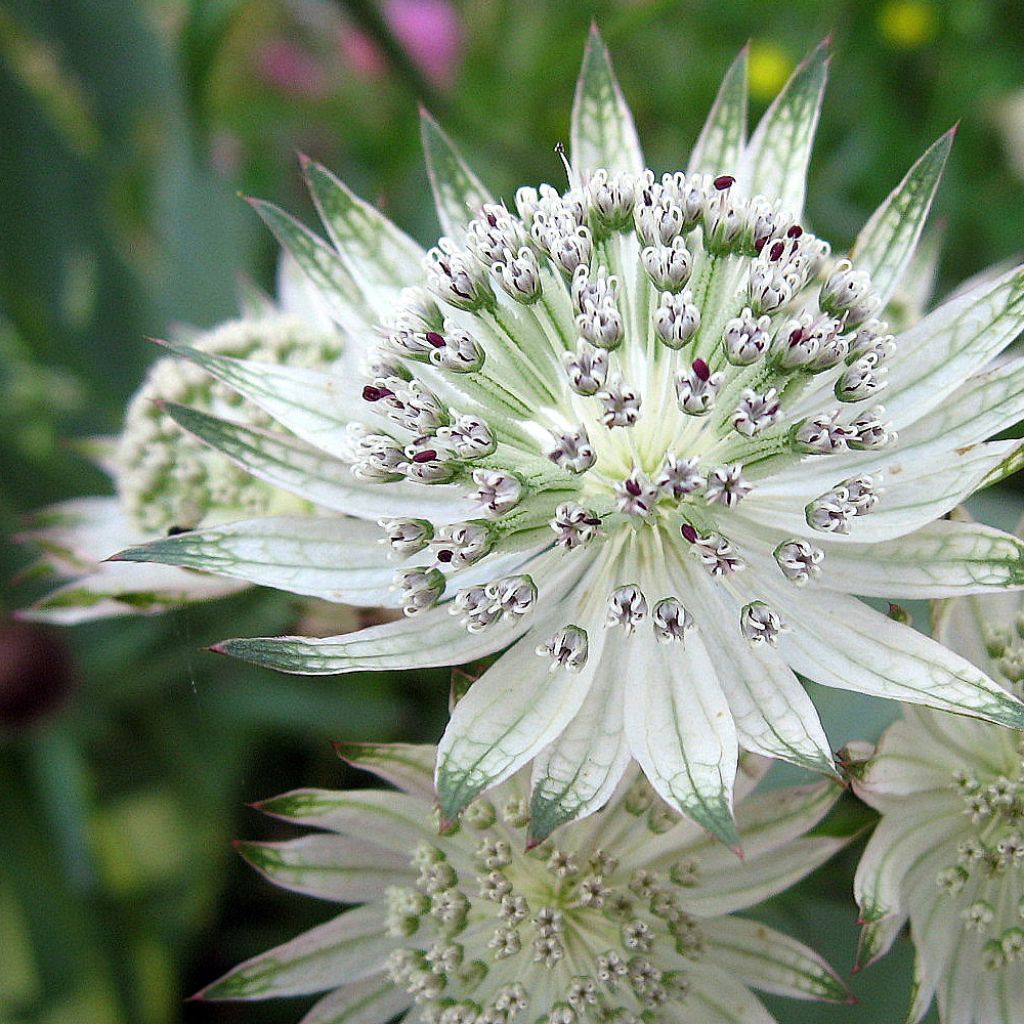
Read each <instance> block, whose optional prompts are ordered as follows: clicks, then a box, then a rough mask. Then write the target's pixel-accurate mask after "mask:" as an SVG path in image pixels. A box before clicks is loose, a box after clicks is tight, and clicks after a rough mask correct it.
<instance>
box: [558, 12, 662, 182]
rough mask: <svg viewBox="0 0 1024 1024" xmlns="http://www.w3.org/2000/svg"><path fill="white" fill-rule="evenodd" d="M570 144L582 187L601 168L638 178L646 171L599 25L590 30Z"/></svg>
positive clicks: (579, 82) (630, 117)
mask: <svg viewBox="0 0 1024 1024" xmlns="http://www.w3.org/2000/svg"><path fill="white" fill-rule="evenodd" d="M569 140H570V145H571V148H572V153H571V155H572V168H573V173H574V174H575V176H576V178H577V181H578V183H580V184H585V183H586V182H587V180H588V179H589V178H590V175H591V174H592V173H593V172H594V171H595V170H597V169H598V168H599V167H603V168H605V170H607V171H609V172H610V173H614V172H616V171H629V172H631V173H633V174H639V173H640V172H641V171H642V170H643V169H644V156H643V152H642V150H641V149H640V140H639V139H638V138H637V134H636V126H635V125H634V124H633V115H632V113H631V112H630V110H629V107H628V106H627V105H626V101H625V99H624V98H623V95H622V90H621V89H620V88H619V83H618V82H617V81H616V79H615V72H614V71H613V70H612V64H611V58H610V57H609V56H608V50H607V48H606V47H605V45H604V42H603V41H602V39H601V36H600V33H599V32H598V31H597V26H596V25H592V26H591V29H590V37H589V39H588V40H587V48H586V50H585V52H584V54H583V67H582V68H581V69H580V77H579V79H578V80H577V83H576V97H575V100H574V102H573V105H572V123H571V128H570V132H569Z"/></svg>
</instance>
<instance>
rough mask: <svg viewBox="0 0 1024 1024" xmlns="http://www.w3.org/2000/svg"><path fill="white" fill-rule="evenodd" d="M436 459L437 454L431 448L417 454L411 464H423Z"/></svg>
mask: <svg viewBox="0 0 1024 1024" xmlns="http://www.w3.org/2000/svg"><path fill="white" fill-rule="evenodd" d="M436 458H437V452H436V451H434V449H433V448H427V449H426V451H422V452H417V453H416V454H415V455H414V456H413V457H412V461H413V462H418V463H424V462H433V461H434V459H436Z"/></svg>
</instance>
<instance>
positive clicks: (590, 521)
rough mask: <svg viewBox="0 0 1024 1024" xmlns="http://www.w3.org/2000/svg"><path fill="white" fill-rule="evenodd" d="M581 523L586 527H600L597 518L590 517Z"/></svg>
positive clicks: (599, 521)
mask: <svg viewBox="0 0 1024 1024" xmlns="http://www.w3.org/2000/svg"><path fill="white" fill-rule="evenodd" d="M583 522H585V523H586V524H587V526H600V525H601V520H600V519H598V518H597V516H590V517H589V518H588V519H584V520H583Z"/></svg>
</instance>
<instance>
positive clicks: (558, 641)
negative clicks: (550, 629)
mask: <svg viewBox="0 0 1024 1024" xmlns="http://www.w3.org/2000/svg"><path fill="white" fill-rule="evenodd" d="M588 647H589V644H588V641H587V633H586V630H583V629H580V627H579V626H566V627H565V628H564V629H560V630H559V631H558V632H557V633H555V635H554V636H553V637H551V639H550V640H548V641H547V642H546V643H543V644H541V645H540V646H539V647H538V648H537V653H538V654H541V655H547V656H548V657H549V658H550V659H551V668H550V671H552V672H556V671H557V670H558V669H559V668H564V669H567V670H568V671H570V672H581V671H582V670H583V667H584V665H586V663H587V651H588Z"/></svg>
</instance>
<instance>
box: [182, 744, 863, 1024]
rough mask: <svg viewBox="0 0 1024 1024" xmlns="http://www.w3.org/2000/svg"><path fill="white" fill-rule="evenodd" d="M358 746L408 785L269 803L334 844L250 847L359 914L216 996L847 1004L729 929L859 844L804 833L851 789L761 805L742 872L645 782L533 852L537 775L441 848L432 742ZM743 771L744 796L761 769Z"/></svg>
mask: <svg viewBox="0 0 1024 1024" xmlns="http://www.w3.org/2000/svg"><path fill="white" fill-rule="evenodd" d="M344 753H345V756H348V757H350V759H353V760H354V761H355V763H357V764H361V765H363V766H364V767H366V768H368V769H370V770H372V771H374V772H376V773H377V774H379V775H380V776H382V777H383V778H385V779H387V780H388V781H390V782H393V783H395V784H397V785H398V786H399V787H400V788H401V789H402V790H403V791H404V792H401V793H398V792H394V791H387V790H378V789H358V790H351V791H346V792H333V791H329V790H312V789H303V790H297V791H295V792H292V793H286V794H285V795H284V796H280V797H277V798H275V799H272V800H268V801H266V802H264V803H262V804H260V805H258V806H259V807H260V809H261V810H263V811H265V812H266V813H268V814H272V815H274V816H276V817H278V818H282V819H284V820H285V821H289V822H292V823H295V824H298V825H308V826H312V827H315V828H319V829H323V830H325V831H321V832H318V833H316V834H311V835H306V836H303V837H302V838H300V839H294V840H291V841H287V842H276V843H242V844H240V845H239V849H240V851H241V853H242V855H243V856H244V857H245V858H246V859H247V860H248V861H250V862H251V863H252V864H253V865H254V866H255V867H256V868H257V869H259V870H260V871H261V872H262V873H263V874H264V875H266V877H267V878H269V879H270V880H271V881H272V882H275V883H276V884H278V885H283V886H285V887H287V888H289V889H293V890H295V891H297V892H302V893H306V894H308V895H312V896H318V897H320V898H323V899H328V900H335V901H338V902H345V903H361V904H362V906H359V907H356V908H354V909H351V910H346V911H344V912H343V913H342V914H341V915H340V916H338V917H336V918H334V919H333V920H331V921H328V922H327V923H326V924H323V925H321V926H320V927H319V928H316V929H314V930H313V931H310V932H307V933H306V934H304V935H300V936H299V937H298V938H296V939H294V940H292V941H291V942H289V943H286V944H285V945H283V946H279V947H278V948H277V949H272V950H270V951H269V952H267V953H264V954H263V955H261V956H257V957H255V958H254V959H252V960H249V961H247V962H246V963H243V964H241V965H240V966H238V967H236V968H235V969H234V970H233V971H231V972H230V973H229V974H227V975H226V976H225V977H223V978H221V979H220V980H219V981H216V982H214V983H213V984H212V985H210V986H209V987H208V988H207V989H205V990H204V991H203V992H202V993H200V995H201V996H202V997H203V998H207V999H263V998H268V997H271V996H286V995H299V994H306V993H313V992H323V991H328V994H327V995H326V996H324V997H323V999H322V1000H321V1001H320V1002H319V1003H317V1004H316V1005H315V1006H314V1007H313V1009H312V1010H311V1011H310V1013H309V1015H308V1016H307V1017H305V1018H304V1021H305V1022H306V1024H314V1022H326V1021H329V1020H331V1021H334V1020H342V1019H348V1016H347V1014H350V1013H355V1012H356V1008H357V1007H358V1014H359V1017H358V1019H359V1020H362V1021H365V1022H366V1024H376V1022H380V1024H384V1022H385V1021H387V1020H388V1019H390V1018H391V1017H393V1016H395V1015H396V1014H400V1013H403V1012H404V1011H406V1010H410V1013H409V1015H408V1016H406V1017H405V1018H403V1019H405V1020H408V1021H420V1020H422V1021H427V1022H430V1024H513V1022H520V1024H528V1022H529V1024H533V1022H536V1021H541V1022H544V1024H576V1022H579V1024H582V1022H584V1021H587V1022H594V1024H597V1022H609V1024H610V1022H616V1024H639V1022H640V1021H646V1022H648V1024H659V1022H666V1024H667V1022H669V1021H677V1020H680V1019H685V1020H686V1021H687V1022H690V1024H725V1022H729V1021H739V1020H744V1021H747V1020H749V1021H754V1020H756V1021H759V1022H766V1024H768V1022H770V1021H771V1020H772V1019H773V1018H772V1017H771V1016H770V1015H769V1014H768V1013H767V1011H766V1010H765V1009H764V1007H763V1006H761V1004H760V1003H759V1002H758V1000H757V998H756V997H755V996H754V994H753V993H752V992H751V991H750V988H760V989H764V990H766V991H770V992H774V993H778V994H782V995H790V996H794V997H796V998H801V999H823V1000H829V1001H834V1002H844V1001H846V1000H847V999H848V998H849V997H848V995H847V992H846V989H845V988H844V986H843V984H842V982H841V981H840V980H839V979H838V978H837V977H836V975H835V973H834V972H833V971H832V969H831V968H830V967H829V966H828V964H826V963H825V962H824V961H823V960H822V959H821V958H820V957H819V956H817V955H816V954H815V953H813V952H812V951H811V950H809V949H807V948H806V947H805V946H803V945H801V944H800V943H798V942H796V941H794V940H793V939H791V938H789V937H788V936H786V935H783V934H780V933H779V932H775V931H773V930H772V929H770V928H767V927H765V926H764V925H762V924H759V923H758V922H755V921H751V920H747V919H745V918H739V917H732V916H729V915H731V914H732V913H733V911H736V910H742V909H745V908H747V907H749V906H751V905H753V904H754V903H757V902H760V901H761V900H763V899H765V898H767V897H768V896H769V895H772V894H774V893H777V892H779V891H781V890H782V889H784V888H786V887H787V886H789V885H792V884H793V883H794V882H796V881H797V880H798V879H800V878H802V877H803V876H804V875H806V874H807V873H809V872H810V871H811V870H813V869H814V868H815V867H817V866H818V865H819V864H821V863H822V862H823V861H825V860H826V859H828V857H830V856H831V855H832V854H833V853H834V852H835V851H836V850H838V849H839V848H840V847H841V846H842V845H843V843H844V842H845V840H843V839H841V838H835V837H827V836H817V837H811V836H807V835H805V832H806V831H807V830H808V829H810V828H812V827H813V826H814V825H815V824H816V823H817V822H818V821H819V820H820V818H821V817H822V816H823V815H824V814H825V813H826V811H827V810H828V809H829V808H830V807H831V806H832V804H833V803H834V801H835V798H836V796H837V795H838V793H839V792H840V789H839V787H838V786H836V785H834V784H833V783H829V782H822V783H819V784H817V785H814V786H806V787H802V788H799V789H790V790H775V791H771V792H768V793H765V794H762V795H755V796H752V797H749V798H747V799H744V800H743V802H742V803H741V804H740V806H739V809H738V822H739V828H740V831H741V833H742V834H743V836H744V838H745V839H746V841H747V845H748V849H749V850H750V854H751V855H750V857H749V858H748V860H747V862H746V863H744V864H737V863H736V861H735V859H734V858H733V857H732V855H731V854H730V853H729V852H728V851H727V850H726V849H725V848H724V847H722V846H721V845H720V844H718V843H716V842H715V841H714V840H711V839H709V838H708V837H706V836H703V835H702V834H701V832H700V830H699V829H697V828H696V827H695V826H694V825H693V824H691V823H690V822H687V821H683V820H682V819H681V818H680V816H679V815H678V814H677V813H676V812H675V811H673V810H672V809H671V808H670V807H668V806H667V805H666V804H664V803H663V802H662V801H661V800H659V799H658V797H657V796H656V795H655V794H654V792H653V791H652V790H651V788H650V786H649V785H648V784H647V782H646V781H645V780H644V779H643V777H642V776H641V775H639V774H638V773H637V772H635V770H631V771H630V773H629V775H628V776H627V777H626V778H625V779H624V780H623V782H622V783H621V784H620V786H619V788H618V790H617V792H616V794H615V796H614V797H613V799H612V800H611V802H610V803H609V805H608V807H607V808H606V809H605V810H603V811H602V812H601V813H600V814H598V815H597V816H595V817H594V818H593V819H591V820H590V821H588V822H585V823H577V824H574V825H571V826H569V827H567V828H566V829H565V830H563V832H562V833H561V834H560V836H559V839H558V842H557V844H556V843H553V842H552V841H550V840H549V841H548V842H546V843H544V844H543V845H541V846H538V847H536V848H534V849H531V850H529V851H527V850H525V848H524V842H525V839H526V823H527V820H528V817H529V786H528V780H527V779H526V778H524V777H522V776H521V775H520V776H516V777H514V778H512V779H510V780H508V781H506V782H505V783H503V784H502V785H501V786H499V787H497V788H496V789H495V790H494V791H493V792H491V793H489V794H488V795H487V796H486V797H481V798H478V799H477V800H476V801H475V802H474V803H472V804H471V805H470V807H469V808H468V810H467V812H466V815H465V818H464V820H463V822H462V824H461V827H460V828H458V829H456V830H455V831H454V832H452V833H450V834H444V835H439V834H438V831H437V819H436V816H435V814H434V810H433V808H434V793H433V785H432V772H433V763H434V749H433V748H432V747H405V746H397V745H396V746H391V747H387V746H385V747H369V748H355V749H353V748H349V749H347V750H345V751H344ZM744 768H745V770H744V771H742V772H741V782H740V786H741V788H742V789H743V790H744V791H746V790H749V789H750V788H751V787H752V785H753V784H754V783H755V782H756V780H757V778H758V777H759V776H760V775H761V774H762V772H763V770H764V761H763V759H757V758H754V759H751V763H748V764H746V765H745V766H744ZM748 986H750V988H748Z"/></svg>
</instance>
